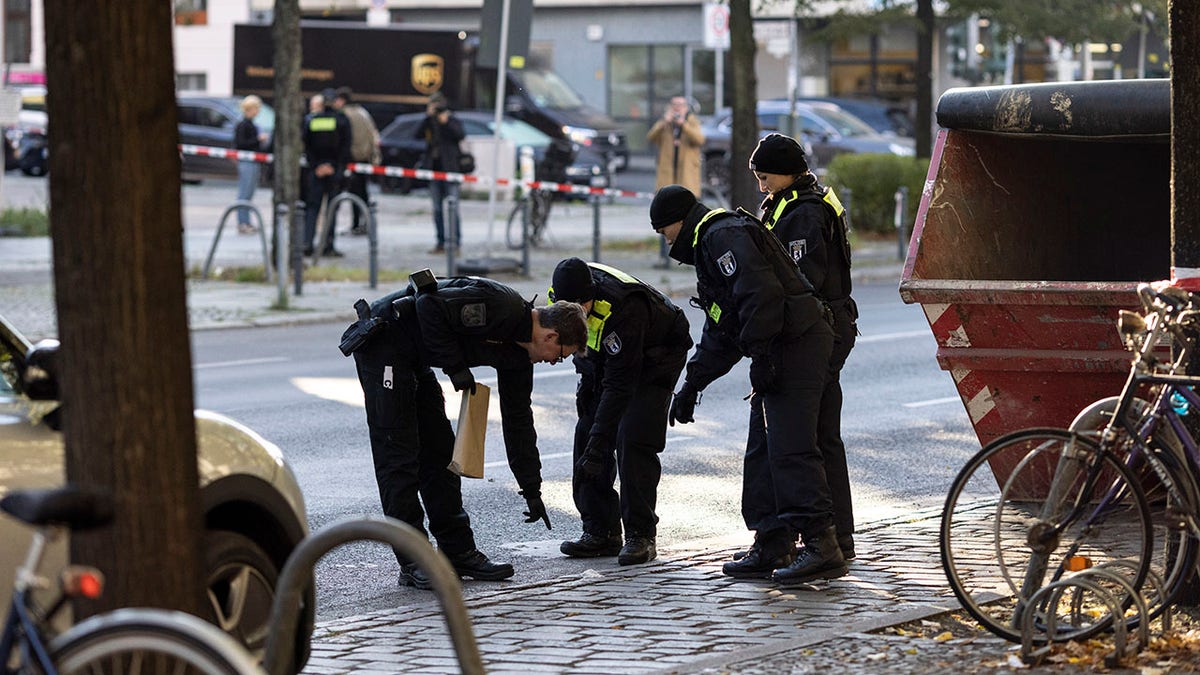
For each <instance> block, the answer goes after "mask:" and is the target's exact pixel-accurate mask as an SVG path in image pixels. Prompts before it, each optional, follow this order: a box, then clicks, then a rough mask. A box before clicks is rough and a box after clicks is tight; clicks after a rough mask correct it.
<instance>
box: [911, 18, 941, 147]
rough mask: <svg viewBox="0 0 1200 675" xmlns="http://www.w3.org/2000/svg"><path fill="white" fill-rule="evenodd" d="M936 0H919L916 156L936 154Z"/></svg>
mask: <svg viewBox="0 0 1200 675" xmlns="http://www.w3.org/2000/svg"><path fill="white" fill-rule="evenodd" d="M936 29H937V27H936V23H935V21H934V16H933V0H917V122H916V129H915V130H914V131H913V133H914V134H915V135H916V143H917V157H926V158H928V157H931V156H933V44H934V33H935V31H936Z"/></svg>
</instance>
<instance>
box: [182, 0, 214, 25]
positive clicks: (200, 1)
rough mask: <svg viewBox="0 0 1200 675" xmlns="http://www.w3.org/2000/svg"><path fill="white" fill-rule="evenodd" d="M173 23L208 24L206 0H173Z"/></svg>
mask: <svg viewBox="0 0 1200 675" xmlns="http://www.w3.org/2000/svg"><path fill="white" fill-rule="evenodd" d="M175 25H176V26H206V25H208V0H175Z"/></svg>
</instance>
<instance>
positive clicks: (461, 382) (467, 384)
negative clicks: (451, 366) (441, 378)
mask: <svg viewBox="0 0 1200 675" xmlns="http://www.w3.org/2000/svg"><path fill="white" fill-rule="evenodd" d="M450 384H453V385H454V391H462V390H464V389H466V390H468V391H470V392H471V395H472V396H474V395H475V376H474V375H472V374H471V370H470V369H469V368H463V369H462V370H456V371H454V372H453V373H450Z"/></svg>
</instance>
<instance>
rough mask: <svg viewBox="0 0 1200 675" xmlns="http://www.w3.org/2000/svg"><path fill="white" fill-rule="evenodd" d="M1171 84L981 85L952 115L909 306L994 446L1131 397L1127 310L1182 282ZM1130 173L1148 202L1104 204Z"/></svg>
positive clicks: (936, 158) (928, 201)
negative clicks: (1145, 287)
mask: <svg viewBox="0 0 1200 675" xmlns="http://www.w3.org/2000/svg"><path fill="white" fill-rule="evenodd" d="M1169 84H1170V83H1169V81H1167V80H1124V81H1106V82H1099V81H1096V82H1073V83H1057V82H1056V83H1048V84H1033V85H1016V86H1003V87H976V88H970V89H952V90H950V91H948V92H946V93H945V94H944V95H943V96H942V98H941V100H940V101H939V102H938V106H937V120H938V123H939V125H940V126H941V127H943V129H942V130H941V131H939V132H938V136H937V139H936V142H935V146H934V149H933V157H932V160H931V162H930V166H929V173H928V176H927V178H926V181H925V189H924V190H923V192H922V194H921V202H920V207H919V209H918V212H917V218H916V222H915V223H914V225H913V234H912V238H911V240H910V241H909V245H908V255H907V258H906V260H905V265H904V272H903V275H902V277H901V282H900V295H901V297H902V298H903V300H904V301H905V302H906V303H920V304H921V306H922V308H923V309H924V312H925V316H926V319H927V320H928V322H929V326H930V329H931V330H932V332H933V336H934V338H935V339H936V340H937V345H938V349H937V360H938V363H939V365H940V366H941V367H942V369H944V370H948V371H950V373H951V375H952V376H953V378H954V382H955V385H956V387H957V389H958V393H959V397H960V398H961V399H962V402H963V405H964V407H965V408H966V412H967V414H968V415H969V417H970V419H971V423H972V425H973V426H974V429H975V433H976V435H977V436H978V438H979V441H980V443H981V445H986V444H987V443H988V442H989V441H992V440H993V439H996V438H998V437H1000V436H1002V435H1004V434H1006V433H1008V432H1011V431H1015V430H1017V429H1023V428H1028V427H1052V426H1053V427H1064V426H1066V425H1067V424H1069V423H1070V421H1071V420H1072V418H1073V417H1074V416H1075V414H1076V413H1077V412H1079V410H1081V409H1082V408H1084V407H1085V406H1086V405H1088V404H1089V403H1091V402H1092V401H1095V400H1097V399H1100V398H1103V397H1105V396H1111V395H1115V394H1117V393H1118V392H1120V390H1121V387H1122V385H1123V384H1124V382H1125V379H1126V376H1127V374H1128V371H1129V354H1128V352H1126V351H1125V350H1124V348H1123V345H1122V342H1121V339H1120V337H1119V336H1118V334H1117V332H1116V331H1115V330H1114V329H1113V326H1114V324H1115V322H1116V319H1117V315H1118V312H1119V311H1120V310H1121V309H1134V310H1136V309H1139V308H1140V305H1139V302H1138V297H1137V294H1136V284H1137V282H1138V280H1145V279H1166V278H1169V277H1170V274H1171V268H1170V256H1171V242H1170V183H1171V181H1170V152H1169V151H1170V145H1169V139H1170V90H1169ZM1133 167H1136V168H1135V169H1134V168H1133ZM1114 175H1119V176H1121V181H1122V192H1123V193H1124V194H1127V195H1130V196H1133V195H1136V197H1132V198H1128V199H1125V198H1117V199H1097V198H1096V195H1095V191H1096V189H1097V187H1098V186H1101V185H1106V184H1110V183H1111V182H1112V180H1113V176H1114ZM1125 181H1128V184H1126V182H1125ZM998 477H1000V476H998ZM1000 479H1001V480H1003V478H1002V477H1000Z"/></svg>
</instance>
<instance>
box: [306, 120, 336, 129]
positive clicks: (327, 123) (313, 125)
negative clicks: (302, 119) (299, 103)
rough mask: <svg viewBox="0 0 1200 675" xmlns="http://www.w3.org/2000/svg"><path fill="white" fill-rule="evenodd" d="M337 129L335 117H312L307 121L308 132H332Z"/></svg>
mask: <svg viewBox="0 0 1200 675" xmlns="http://www.w3.org/2000/svg"><path fill="white" fill-rule="evenodd" d="M335 129H337V118H335V117H313V118H312V119H310V120H308V130H309V131H333V130H335Z"/></svg>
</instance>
